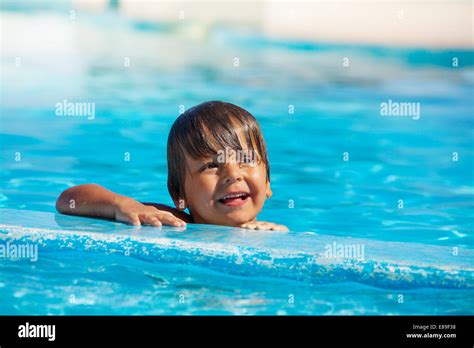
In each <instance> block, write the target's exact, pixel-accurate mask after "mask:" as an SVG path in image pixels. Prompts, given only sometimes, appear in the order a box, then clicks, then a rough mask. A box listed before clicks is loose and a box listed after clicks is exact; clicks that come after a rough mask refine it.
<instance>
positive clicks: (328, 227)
mask: <svg viewBox="0 0 474 348" xmlns="http://www.w3.org/2000/svg"><path fill="white" fill-rule="evenodd" d="M0 10H1V13H0V15H1V31H2V32H1V81H0V82H1V92H0V96H1V109H0V111H1V120H0V132H1V135H0V142H1V178H0V180H1V181H0V207H3V208H14V209H27V210H36V211H48V212H54V211H55V209H54V204H55V200H56V198H57V196H58V195H59V194H60V192H61V191H62V190H64V189H66V188H68V187H70V186H73V185H78V184H83V183H91V182H94V183H98V184H101V185H104V186H105V187H107V188H109V189H111V190H114V191H116V192H119V193H121V194H124V195H130V196H132V197H134V198H136V199H138V200H141V201H153V202H161V203H165V204H172V201H171V199H170V197H169V195H168V192H167V187H166V178H167V166H166V140H167V136H168V132H169V129H170V127H171V124H172V123H173V121H174V120H175V119H176V117H177V116H178V115H179V114H180V113H181V112H182V111H184V110H186V109H187V108H189V107H192V106H194V105H196V104H198V103H201V102H203V101H208V100H223V101H227V102H231V103H235V104H237V105H239V106H242V107H244V108H246V109H247V110H249V111H250V112H251V113H252V114H254V115H255V116H256V117H257V119H258V120H259V122H260V124H261V126H262V129H263V133H264V136H265V139H266V141H267V146H268V148H269V156H270V164H271V178H272V188H273V192H274V196H273V197H272V199H271V200H270V201H268V203H267V204H266V206H265V208H264V210H263V212H262V213H261V215H260V216H259V218H260V219H262V220H270V221H275V222H278V223H283V224H286V225H288V226H289V227H290V228H291V229H293V230H295V231H315V232H318V233H325V234H333V235H344V236H354V237H364V238H372V239H381V240H397V241H417V242H420V243H428V244H440V245H457V246H459V245H462V246H467V247H472V246H473V237H472V227H473V209H472V208H473V194H474V183H473V149H474V147H473V117H472V115H473V101H472V92H473V86H474V69H473V64H474V59H473V38H472V14H473V9H472V2H471V1H416V2H411V1H387V2H375V1H332V2H330V1H304V2H303V1H302V2H284V1H278V2H276V1H256V2H250V1H224V2H201V1H193V2H191V1H150V0H145V1H120V0H115V1H112V0H109V1H106V0H101V1H84V0H82V1H81V0H75V1H54V0H49V1H33V2H31V1H28V2H26V1H2V3H1V7H0ZM388 100H392V101H395V102H411V103H418V105H420V110H421V114H420V117H419V119H414V118H413V117H406V116H404V117H384V116H382V115H381V111H380V110H381V106H380V105H381V103H385V102H387V101H388ZM58 103H59V104H67V103H87V104H88V105H93V106H94V117H87V116H86V115H83V114H80V113H79V114H77V113H76V114H75V115H70V116H61V115H58V112H57V105H58Z"/></svg>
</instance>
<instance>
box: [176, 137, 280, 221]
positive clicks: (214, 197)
mask: <svg viewBox="0 0 474 348" xmlns="http://www.w3.org/2000/svg"><path fill="white" fill-rule="evenodd" d="M242 138H243V137H241V144H243V145H242V147H243V149H244V151H246V150H247V149H246V147H245V141H242V140H244V139H242ZM186 160H187V164H188V168H189V170H188V171H186V178H185V185H184V190H185V196H186V197H185V204H186V205H187V206H188V207H189V209H190V211H191V213H192V215H193V220H194V222H195V223H205V224H216V225H227V226H239V225H241V224H243V223H246V222H249V221H255V219H256V217H257V214H258V213H259V212H260V211H261V210H262V207H263V204H264V203H265V200H266V198H267V197H270V196H271V194H272V192H271V189H270V183H269V182H267V180H266V168H265V164H264V163H263V162H262V161H259V163H258V164H255V165H245V164H244V165H242V164H241V163H238V161H235V160H231V161H227V162H226V163H222V161H221V160H219V159H218V156H216V157H214V158H212V157H209V158H204V159H199V160H198V159H193V158H191V157H190V156H186ZM230 194H233V195H232V196H229V195H230Z"/></svg>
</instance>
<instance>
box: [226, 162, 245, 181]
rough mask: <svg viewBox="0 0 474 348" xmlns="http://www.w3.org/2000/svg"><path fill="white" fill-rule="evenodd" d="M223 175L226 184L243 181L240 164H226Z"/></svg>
mask: <svg viewBox="0 0 474 348" xmlns="http://www.w3.org/2000/svg"><path fill="white" fill-rule="evenodd" d="M222 175H223V176H224V182H225V183H228V182H234V181H241V180H242V171H241V168H240V166H239V164H238V163H226V165H225V166H224V170H223V171H222Z"/></svg>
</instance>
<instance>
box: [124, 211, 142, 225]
mask: <svg viewBox="0 0 474 348" xmlns="http://www.w3.org/2000/svg"><path fill="white" fill-rule="evenodd" d="M127 219H128V222H130V223H131V224H132V225H133V226H140V225H141V223H140V218H139V217H138V214H133V213H132V214H130V215H128V216H127Z"/></svg>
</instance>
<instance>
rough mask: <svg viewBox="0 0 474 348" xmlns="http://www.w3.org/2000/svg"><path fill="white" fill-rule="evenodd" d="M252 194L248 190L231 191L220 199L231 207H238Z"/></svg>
mask: <svg viewBox="0 0 474 348" xmlns="http://www.w3.org/2000/svg"><path fill="white" fill-rule="evenodd" d="M249 197H250V195H249V194H248V193H246V192H235V193H229V194H226V195H225V196H223V197H222V198H219V199H218V202H219V203H222V204H224V205H227V206H229V207H238V206H240V205H243V204H245V202H247V199H248V198H249Z"/></svg>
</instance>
